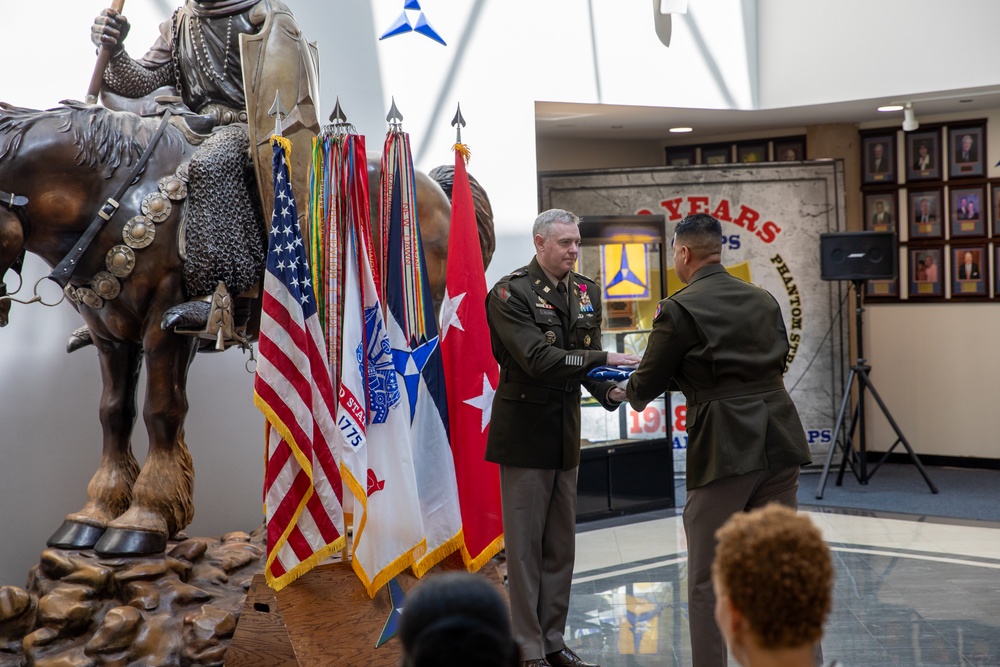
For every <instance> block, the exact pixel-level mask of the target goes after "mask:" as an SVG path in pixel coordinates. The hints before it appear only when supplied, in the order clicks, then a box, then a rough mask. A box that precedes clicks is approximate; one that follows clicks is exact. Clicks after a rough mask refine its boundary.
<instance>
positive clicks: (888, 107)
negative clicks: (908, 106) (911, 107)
mask: <svg viewBox="0 0 1000 667" xmlns="http://www.w3.org/2000/svg"><path fill="white" fill-rule="evenodd" d="M878 110H879V111H902V110H903V105H902V104H887V105H886V106H884V107H879V108H878Z"/></svg>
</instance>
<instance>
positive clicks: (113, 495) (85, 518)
mask: <svg viewBox="0 0 1000 667" xmlns="http://www.w3.org/2000/svg"><path fill="white" fill-rule="evenodd" d="M95 345H96V346H97V353H98V354H97V356H98V359H99V360H100V363H101V379H102V380H103V383H104V390H103V392H102V394H101V407H100V416H101V427H102V429H103V431H104V450H103V452H102V455H101V465H100V467H99V468H98V469H97V472H95V473H94V476H93V477H92V478H91V480H90V484H88V485H87V499H88V500H87V504H86V505H84V507H83V509H81V510H80V511H79V512H74V513H73V514H70V515H69V516H67V517H66V520H65V521H64V522H63V525H62V526H61V527H60V528H59V530H57V531H56V532H55V533H54V534H53V535H52V537H50V538H49V540H48V545H49V546H50V547H61V548H64V549H86V548H89V547H92V546H94V544H96V543H97V540H98V539H99V538H100V537H101V535H102V534H103V533H104V529H105V527H106V526H107V525H108V524H109V523H110V522H111V521H112V520H114V519H115V518H117V517H118V516H120V515H121V514H122V513H123V512H124V511H125V510H126V509H128V506H129V503H130V502H131V500H132V485H133V484H134V483H135V479H136V477H137V476H138V474H139V464H138V463H136V460H135V457H134V456H133V455H132V447H131V438H132V428H133V427H134V426H135V418H136V387H137V385H138V381H139V367H140V366H141V364H142V348H141V347H140V346H138V345H133V344H128V343H112V342H109V341H105V340H102V339H99V338H96V337H95Z"/></svg>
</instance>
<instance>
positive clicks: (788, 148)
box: [665, 135, 806, 167]
mask: <svg viewBox="0 0 1000 667" xmlns="http://www.w3.org/2000/svg"><path fill="white" fill-rule="evenodd" d="M665 150H666V153H667V166H668V167H687V166H690V165H695V164H701V165H719V164H752V163H756V162H797V161H799V160H805V159H806V137H805V135H800V136H795V137H779V138H776V139H750V140H747V141H726V142H719V143H709V144H697V145H694V144H692V145H688V146H667V147H666V149H665Z"/></svg>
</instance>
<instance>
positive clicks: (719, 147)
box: [701, 144, 733, 164]
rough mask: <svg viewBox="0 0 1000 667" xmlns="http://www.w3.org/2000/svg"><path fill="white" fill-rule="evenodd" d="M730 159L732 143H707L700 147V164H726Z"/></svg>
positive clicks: (731, 156)
mask: <svg viewBox="0 0 1000 667" xmlns="http://www.w3.org/2000/svg"><path fill="white" fill-rule="evenodd" d="M732 161H733V146H732V144H708V145H706V146H702V147H701V164H727V163H729V162H732Z"/></svg>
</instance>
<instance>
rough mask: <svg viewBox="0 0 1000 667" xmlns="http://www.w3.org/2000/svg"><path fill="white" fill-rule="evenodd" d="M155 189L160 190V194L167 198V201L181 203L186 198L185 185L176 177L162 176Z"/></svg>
mask: <svg viewBox="0 0 1000 667" xmlns="http://www.w3.org/2000/svg"><path fill="white" fill-rule="evenodd" d="M157 187H158V188H159V189H160V192H162V193H163V194H165V195H166V196H167V199H171V200H173V201H181V200H182V199H184V198H185V197H187V183H185V182H184V181H182V180H181V179H180V177H178V176H174V175H170V176H164V177H163V178H161V179H160V181H159V183H157Z"/></svg>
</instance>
